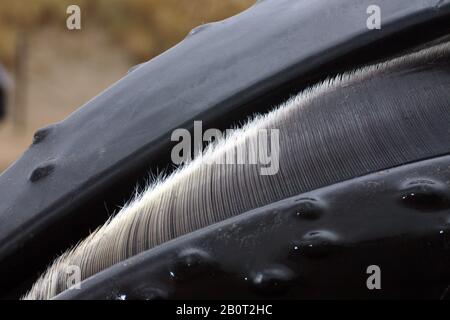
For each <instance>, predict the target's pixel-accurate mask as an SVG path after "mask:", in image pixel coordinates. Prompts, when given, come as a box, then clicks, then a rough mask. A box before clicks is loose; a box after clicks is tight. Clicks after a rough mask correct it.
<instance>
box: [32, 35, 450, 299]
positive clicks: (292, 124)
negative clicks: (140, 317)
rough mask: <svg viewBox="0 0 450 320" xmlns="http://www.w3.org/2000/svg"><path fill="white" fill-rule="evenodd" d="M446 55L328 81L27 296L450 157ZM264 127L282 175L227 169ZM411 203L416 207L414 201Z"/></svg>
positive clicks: (65, 259)
mask: <svg viewBox="0 0 450 320" xmlns="http://www.w3.org/2000/svg"><path fill="white" fill-rule="evenodd" d="M449 56H450V45H449V43H448V42H443V43H439V44H434V45H433V46H431V47H429V48H425V49H421V50H418V51H417V50H415V51H413V52H412V53H409V54H406V55H403V56H400V57H397V58H394V59H391V60H388V61H386V62H383V63H379V64H375V65H371V66H368V67H364V68H362V69H356V70H354V71H351V72H349V73H345V74H342V75H338V76H336V77H335V78H331V79H328V80H325V81H323V82H321V83H319V84H316V85H315V86H313V87H311V88H309V89H306V90H304V91H302V92H301V93H300V94H298V95H297V96H295V97H293V98H291V99H289V100H288V101H286V102H285V103H283V104H282V105H281V106H279V107H278V108H275V109H274V110H273V111H270V112H269V113H267V114H265V115H260V116H257V117H255V118H254V119H252V120H250V121H249V122H248V123H247V124H246V125H244V126H242V127H241V128H240V129H238V130H235V131H233V133H232V134H231V135H229V136H227V137H226V138H222V139H219V140H218V141H217V142H215V143H213V144H212V145H211V146H210V147H209V148H208V149H207V151H206V152H204V153H203V154H201V155H199V156H198V157H197V158H195V159H194V160H193V161H192V162H189V163H188V164H186V165H185V166H183V167H181V168H180V169H178V170H177V171H174V172H173V173H172V174H171V175H169V176H168V177H167V178H165V179H161V180H158V181H157V182H155V183H154V184H152V185H151V186H149V187H147V188H146V189H144V190H143V191H142V192H140V193H139V194H137V195H136V196H135V197H134V199H133V200H131V201H130V202H129V203H128V204H127V205H126V206H125V207H124V208H123V209H122V210H121V211H120V212H119V213H118V214H117V215H116V216H114V217H113V218H111V219H110V220H109V221H108V222H107V223H106V224H105V225H103V226H102V227H100V228H99V229H97V230H96V231H95V232H94V233H92V234H91V235H90V236H89V237H87V238H86V239H85V240H83V241H81V242H80V243H79V244H78V245H77V246H75V247H74V248H72V249H71V250H69V251H67V252H66V253H65V254H63V255H62V256H61V257H60V258H58V259H57V260H55V262H54V263H53V265H52V266H51V267H50V268H49V269H48V270H47V271H46V272H45V273H44V274H43V276H42V277H41V278H40V279H39V280H38V281H37V282H36V283H35V285H34V286H33V288H32V289H31V291H30V292H29V293H28V294H27V295H26V296H25V298H26V299H50V298H52V297H54V296H56V295H58V294H59V293H61V292H63V291H65V290H67V289H69V287H67V286H66V284H67V282H68V280H67V279H68V274H67V272H65V271H64V270H65V269H66V268H67V267H68V266H75V267H77V268H79V270H80V275H81V276H82V277H83V279H88V278H89V277H91V276H94V275H96V274H97V273H99V272H101V271H103V270H104V269H105V268H108V267H110V266H113V265H115V264H118V263H121V262H123V261H124V260H126V259H128V258H131V257H134V256H136V255H139V254H140V253H143V252H145V251H148V250H151V249H152V248H156V247H158V246H161V245H163V244H165V243H167V242H168V241H170V240H173V239H176V238H179V237H181V236H183V235H186V234H189V233H192V232H195V231H197V230H199V229H202V228H206V227H208V226H211V225H213V224H216V223H219V222H221V221H224V220H226V219H229V218H232V217H235V216H239V215H240V214H243V213H245V212H248V211H251V210H255V209H257V208H260V207H264V206H267V205H270V204H271V203H274V202H278V201H282V200H284V199H287V198H290V197H293V196H295V195H299V194H302V193H305V192H309V191H312V190H316V189H320V188H323V187H325V186H327V185H330V184H336V183H339V182H342V181H346V180H349V179H352V178H355V177H361V176H365V175H368V174H372V173H375V172H378V171H382V170H386V169H390V168H393V167H397V166H401V165H405V164H408V163H413V162H417V161H421V160H425V159H428V158H433V157H438V156H441V155H445V154H447V153H449V151H450V149H449V146H448V145H447V144H445V143H444V144H443V143H442V141H447V140H449V141H450V133H449V130H448V123H450V112H448V111H449V110H448V105H447V97H448V96H447V94H446V90H447V88H448V87H447V85H446V84H447V83H450V78H449V77H448V73H447V72H445V70H450V65H449V64H448V57H449ZM392 88H394V89H392ZM430 88H433V89H432V90H431V91H430ZM399 95H400V96H401V97H402V99H401V100H399V99H398V97H399ZM429 101H433V103H432V104H430V103H428V102H429ZM405 115H407V118H408V121H405ZM268 130H276V132H277V135H276V137H277V138H276V139H275V140H272V139H270V140H271V142H274V141H275V142H276V143H277V147H276V148H275V147H274V145H271V146H270V151H271V152H272V154H271V155H272V156H273V155H275V156H276V158H277V161H276V162H277V163H278V166H277V170H275V171H273V172H269V173H268V174H263V173H262V171H261V170H259V169H264V165H265V164H264V163H257V162H254V163H246V162H245V161H243V162H242V163H236V162H233V161H232V162H227V159H228V158H231V159H232V160H236V155H239V154H240V155H246V156H247V155H248V154H247V153H246V152H245V151H247V150H250V156H251V158H252V159H258V158H259V156H260V153H259V151H260V150H259V147H260V146H261V145H262V144H261V140H260V138H261V135H260V132H262V131H263V132H264V133H265V135H263V137H265V138H268V136H267V131H268ZM186 132H187V133H188V131H187V130H186ZM418 132H420V135H418ZM446 136H448V139H447V138H446ZM188 144H189V145H190V144H191V141H190V140H189V143H188ZM266 149H267V148H266ZM189 150H190V149H189ZM265 152H267V150H265ZM230 154H231V157H229V155H230ZM241 160H248V158H245V159H244V158H242V159H241ZM422 193H423V192H422ZM411 197H412V198H414V200H415V201H416V202H417V198H418V197H417V195H416V194H410V195H409V198H411ZM422 198H425V200H427V199H429V195H428V194H425V195H423V197H422ZM422 202H423V201H422ZM425 202H427V201H425ZM426 205H427V203H426ZM330 235H331V236H330ZM308 237H309V238H308V239H310V240H308V241H313V242H314V241H315V240H314V239H316V238H317V237H319V238H320V239H322V237H324V239H325V240H324V241H325V242H329V241H331V242H333V241H334V239H335V236H334V235H333V234H330V233H328V232H327V231H317V232H310V233H309V234H308ZM320 239H319V240H320ZM322 240H323V239H322ZM322 240H320V241H322ZM325 242H323V243H325ZM320 243H321V245H322V244H323V243H322V242H320ZM310 245H311V246H313V244H310ZM299 248H300V247H299ZM308 250H309V251H314V252H315V253H316V254H317V255H320V251H317V252H316V250H312V249H310V248H308Z"/></svg>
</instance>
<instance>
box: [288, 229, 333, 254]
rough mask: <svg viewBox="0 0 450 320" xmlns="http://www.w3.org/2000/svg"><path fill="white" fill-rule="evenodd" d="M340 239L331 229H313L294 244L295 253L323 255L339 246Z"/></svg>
mask: <svg viewBox="0 0 450 320" xmlns="http://www.w3.org/2000/svg"><path fill="white" fill-rule="evenodd" d="M338 240H339V238H338V236H337V235H336V234H335V233H333V232H331V231H327V230H319V231H312V232H309V233H307V234H306V235H305V236H304V237H303V238H302V239H301V240H300V241H299V242H298V243H296V244H295V245H294V247H293V249H294V250H293V254H294V256H305V257H312V258H319V257H323V256H326V255H328V254H330V253H332V252H333V251H334V250H335V249H336V248H337V247H338Z"/></svg>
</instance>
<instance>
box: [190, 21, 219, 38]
mask: <svg viewBox="0 0 450 320" xmlns="http://www.w3.org/2000/svg"><path fill="white" fill-rule="evenodd" d="M213 24H214V23H205V24H202V25H200V26H198V27H195V28H194V29H192V30H191V31H190V32H189V33H188V35H187V36H188V37H191V36H193V35H196V34H197V33H199V32H202V31H204V30H206V29H208V28H209V27H211V26H212V25H213Z"/></svg>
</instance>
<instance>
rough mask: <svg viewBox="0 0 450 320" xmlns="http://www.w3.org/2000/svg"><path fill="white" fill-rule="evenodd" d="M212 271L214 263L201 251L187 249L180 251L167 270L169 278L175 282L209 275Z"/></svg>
mask: <svg viewBox="0 0 450 320" xmlns="http://www.w3.org/2000/svg"><path fill="white" fill-rule="evenodd" d="M213 271H214V261H213V259H212V258H211V256H210V255H209V254H208V253H206V252H204V251H203V250H200V249H196V248H189V249H185V250H183V251H181V252H180V253H179V254H178V256H177V257H176V258H175V261H174V263H173V264H172V265H171V267H170V270H169V276H170V278H171V279H173V280H175V281H180V282H182V281H186V280H189V279H193V278H196V277H198V276H205V275H210V274H212V273H213Z"/></svg>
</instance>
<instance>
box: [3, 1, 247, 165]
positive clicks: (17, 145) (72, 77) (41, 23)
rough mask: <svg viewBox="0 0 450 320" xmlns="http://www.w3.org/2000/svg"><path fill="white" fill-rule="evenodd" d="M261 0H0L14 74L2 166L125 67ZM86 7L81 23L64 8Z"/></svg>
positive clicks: (7, 60)
mask: <svg viewBox="0 0 450 320" xmlns="http://www.w3.org/2000/svg"><path fill="white" fill-rule="evenodd" d="M254 2H255V0H67V1H66V0H1V1H0V65H3V66H4V67H5V68H6V70H7V74H8V75H9V78H10V80H11V89H10V90H9V94H8V104H7V114H6V118H4V119H2V120H0V172H2V171H3V170H4V169H6V168H7V167H8V166H9V165H10V164H11V163H12V162H13V161H14V160H15V159H16V158H17V157H18V156H20V154H21V153H22V152H23V151H24V150H25V149H26V148H27V147H28V145H29V144H30V142H31V139H32V136H33V133H34V131H35V130H36V129H38V128H40V127H43V126H46V125H48V124H50V123H53V122H57V121H60V120H62V119H64V118H65V117H66V116H67V115H68V114H69V113H71V112H72V111H74V110H75V109H76V108H78V107H79V106H81V105H83V104H84V103H85V102H87V101H88V100H89V99H91V98H92V97H94V96H95V95H97V94H98V93H100V92H101V91H102V90H104V89H105V88H107V87H108V86H109V85H111V84H112V83H114V82H115V81H117V80H119V79H120V78H121V77H123V76H124V75H125V74H126V72H127V70H128V69H129V68H130V67H131V66H133V65H135V64H137V63H140V62H143V61H147V60H149V59H151V58H152V57H154V56H156V55H158V54H159V53H161V52H163V51H164V50H166V49H168V48H169V47H171V46H173V45H174V44H176V43H177V42H179V41H180V40H182V39H183V38H184V37H185V36H186V34H187V33H188V32H189V31H190V30H191V29H192V28H194V27H196V26H198V25H200V24H203V23H206V22H210V21H216V20H221V19H224V18H226V17H229V16H231V15H234V14H236V13H238V12H240V11H242V10H244V9H246V8H248V7H249V6H250V5H252V4H253V3H254ZM72 4H75V5H78V6H79V7H80V8H81V30H68V29H67V27H66V19H67V17H68V16H69V15H68V14H67V13H66V9H67V7H68V6H69V5H72Z"/></svg>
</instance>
